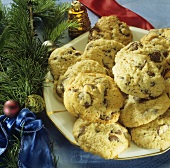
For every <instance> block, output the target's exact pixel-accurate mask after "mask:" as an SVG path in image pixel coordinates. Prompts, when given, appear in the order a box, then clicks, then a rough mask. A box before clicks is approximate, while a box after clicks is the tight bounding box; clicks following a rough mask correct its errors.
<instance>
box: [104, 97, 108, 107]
mask: <svg viewBox="0 0 170 168" xmlns="http://www.w3.org/2000/svg"><path fill="white" fill-rule="evenodd" d="M103 104H104V105H105V107H106V108H107V106H108V103H107V99H104V100H103Z"/></svg>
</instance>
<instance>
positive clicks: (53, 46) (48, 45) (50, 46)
mask: <svg viewBox="0 0 170 168" xmlns="http://www.w3.org/2000/svg"><path fill="white" fill-rule="evenodd" d="M42 46H45V47H46V48H47V51H48V52H49V53H51V52H52V51H54V50H55V49H56V48H57V45H56V44H55V43H54V42H53V41H51V40H47V41H44V42H43V44H42Z"/></svg>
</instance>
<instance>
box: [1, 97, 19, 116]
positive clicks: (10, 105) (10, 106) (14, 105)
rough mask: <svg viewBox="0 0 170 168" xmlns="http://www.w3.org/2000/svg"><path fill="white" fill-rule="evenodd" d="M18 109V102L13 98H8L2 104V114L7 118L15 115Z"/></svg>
mask: <svg viewBox="0 0 170 168" xmlns="http://www.w3.org/2000/svg"><path fill="white" fill-rule="evenodd" d="M20 109H21V107H20V104H19V103H18V102H17V101H15V100H8V101H6V102H5V104H4V106H3V111H4V114H5V115H6V116H7V117H9V118H12V117H15V116H16V115H17V114H18V113H19V111H20Z"/></svg>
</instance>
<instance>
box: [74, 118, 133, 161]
mask: <svg viewBox="0 0 170 168" xmlns="http://www.w3.org/2000/svg"><path fill="white" fill-rule="evenodd" d="M73 135H74V137H75V139H76V141H77V142H78V144H79V145H80V147H81V148H82V149H83V150H84V151H85V152H91V153H93V154H95V155H99V156H100V157H103V158H105V159H114V158H117V157H118V155H119V154H120V153H121V152H123V151H124V150H126V149H127V148H128V147H129V145H130V139H131V137H130V135H129V133H128V131H127V129H126V128H125V127H123V126H121V125H120V124H118V123H110V124H102V123H91V122H88V121H86V120H83V119H80V118H79V119H78V120H77V121H76V122H75V124H74V127H73Z"/></svg>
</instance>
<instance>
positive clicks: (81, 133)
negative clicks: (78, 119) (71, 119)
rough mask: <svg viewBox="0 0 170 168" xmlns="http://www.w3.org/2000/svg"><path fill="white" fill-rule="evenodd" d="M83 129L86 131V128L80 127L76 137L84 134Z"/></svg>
mask: <svg viewBox="0 0 170 168" xmlns="http://www.w3.org/2000/svg"><path fill="white" fill-rule="evenodd" d="M85 129H86V126H82V127H81V128H80V131H79V134H78V137H80V136H81V135H83V134H84V132H85Z"/></svg>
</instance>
